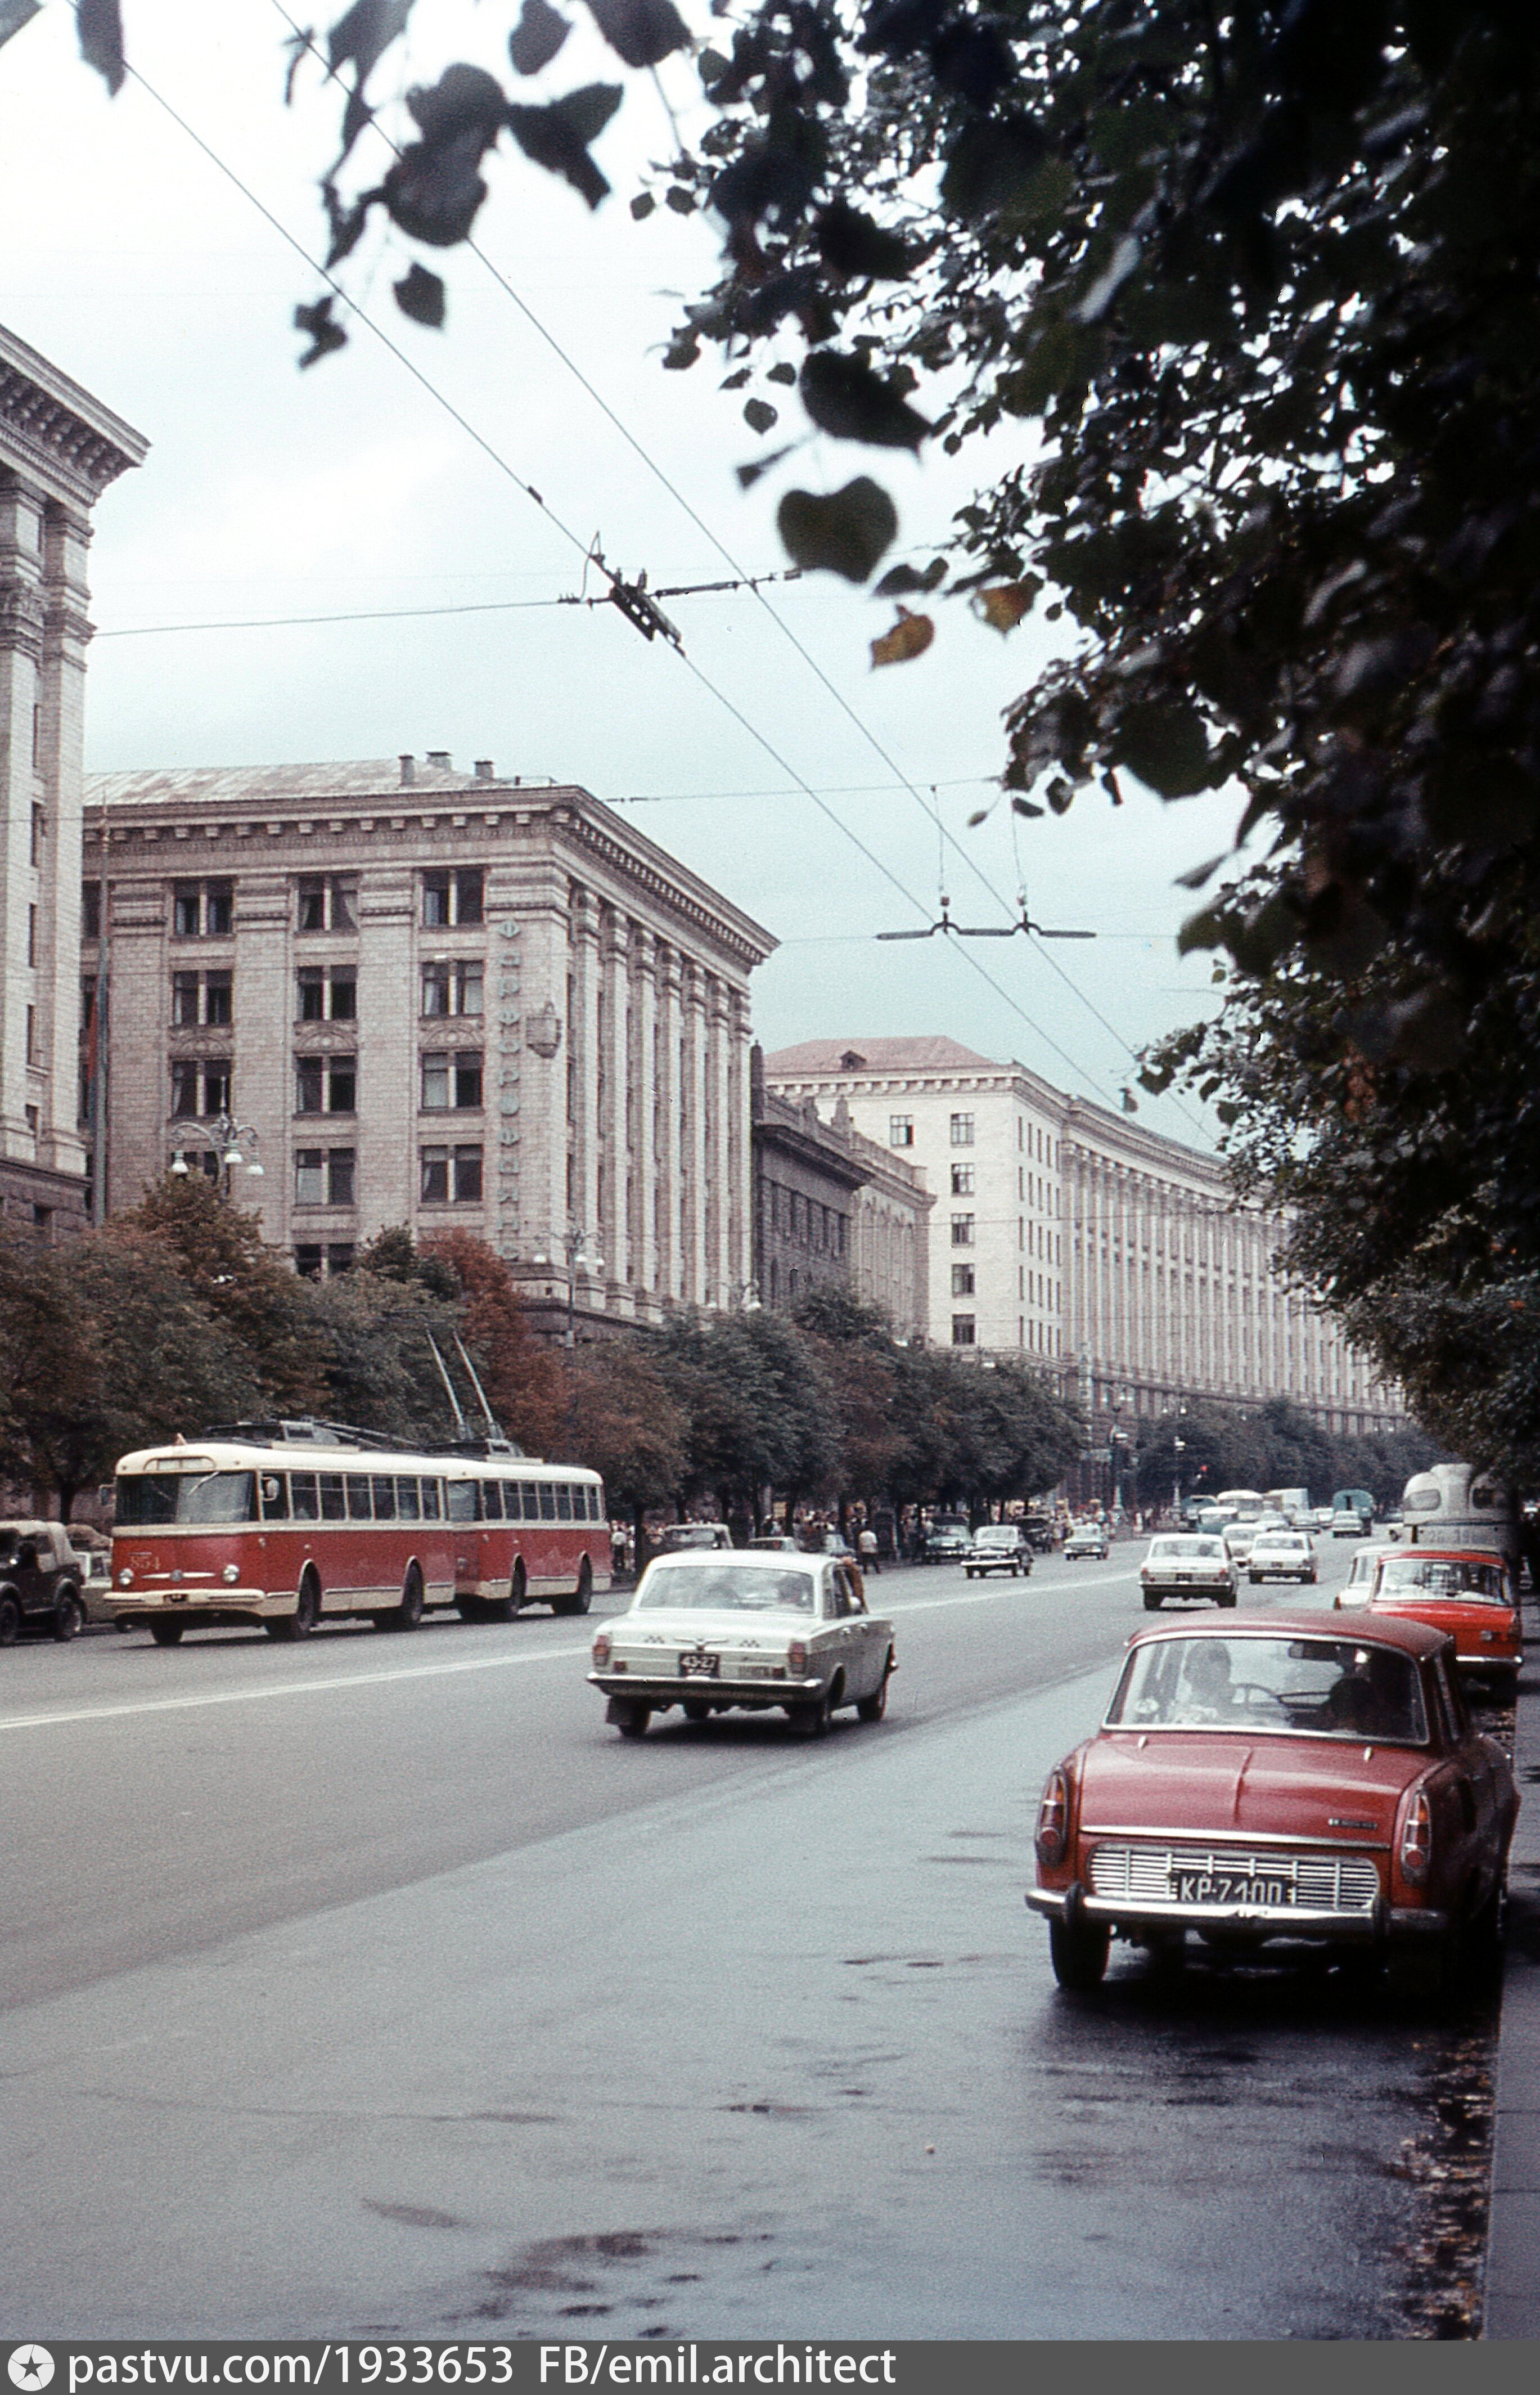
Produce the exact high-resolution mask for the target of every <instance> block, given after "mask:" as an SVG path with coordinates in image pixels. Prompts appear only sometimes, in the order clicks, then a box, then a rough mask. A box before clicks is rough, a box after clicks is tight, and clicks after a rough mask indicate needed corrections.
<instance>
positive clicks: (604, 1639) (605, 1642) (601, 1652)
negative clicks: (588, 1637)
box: [594, 1630, 612, 1672]
mask: <svg viewBox="0 0 1540 2395" xmlns="http://www.w3.org/2000/svg"><path fill="white" fill-rule="evenodd" d="M611 1652H612V1648H611V1641H610V1634H609V1632H608V1631H607V1630H601V1631H600V1632H599V1634H598V1636H597V1637H596V1638H595V1640H594V1668H595V1670H596V1671H599V1672H602V1671H603V1669H604V1667H605V1665H606V1664H607V1663H608V1662H609V1661H610V1656H611Z"/></svg>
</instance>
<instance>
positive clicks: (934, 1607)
mask: <svg viewBox="0 0 1540 2395" xmlns="http://www.w3.org/2000/svg"><path fill="white" fill-rule="evenodd" d="M1138 1573H1139V1566H1138V1564H1127V1565H1125V1568H1123V1570H1122V1571H1116V1572H1097V1573H1095V1574H1094V1575H1092V1576H1091V1577H1089V1578H1087V1579H1086V1580H1079V1579H1076V1580H1073V1581H1064V1580H1056V1581H1051V1582H1049V1583H1047V1584H1046V1585H1047V1586H1048V1587H1050V1588H1051V1589H1052V1590H1053V1591H1054V1592H1055V1593H1057V1592H1058V1591H1059V1590H1060V1589H1061V1588H1115V1587H1116V1586H1117V1584H1118V1582H1119V1581H1129V1580H1133V1579H1135V1578H1137V1576H1138ZM1027 1578H1028V1580H1029V1581H1030V1580H1031V1578H1032V1575H1031V1573H1030V1572H1029V1573H1028V1575H1027ZM1033 1593H1034V1594H1036V1595H1038V1596H1041V1595H1043V1594H1044V1585H1043V1584H1039V1586H1038V1588H1037V1589H1036V1590H1035V1591H1034V1592H1033ZM872 1594H874V1592H872V1591H871V1590H868V1592H867V1595H868V1599H870V1597H871V1596H872ZM875 1594H876V1595H877V1596H878V1598H879V1600H880V1596H881V1591H880V1590H878V1591H876V1592H875ZM1024 1594H1026V1591H1025V1590H1024V1589H1023V1588H1021V1586H1020V1584H1019V1583H1018V1582H1017V1581H1005V1582H1002V1583H1001V1585H1000V1586H999V1587H998V1588H987V1589H984V1590H982V1591H981V1592H976V1593H975V1594H972V1595H971V1596H922V1597H919V1598H917V1599H915V1602H914V1603H912V1604H908V1605H906V1604H905V1603H904V1601H903V1599H902V1597H896V1598H895V1599H894V1600H893V1619H894V1620H895V1621H897V1620H898V1619H899V1617H900V1616H901V1615H902V1614H906V1613H936V1612H939V1611H940V1610H941V1608H943V1607H946V1606H949V1605H987V1604H988V1603H989V1602H990V1601H991V1600H992V1599H993V1598H994V1597H997V1596H1022V1595H1024ZM872 1610H873V1611H874V1613H875V1612H879V1611H880V1610H881V1606H880V1602H879V1603H878V1604H876V1605H874V1606H873V1608H872Z"/></svg>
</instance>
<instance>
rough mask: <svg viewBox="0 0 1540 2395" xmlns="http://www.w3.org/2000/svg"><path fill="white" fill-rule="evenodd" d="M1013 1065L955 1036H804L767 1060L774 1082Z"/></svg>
mask: <svg viewBox="0 0 1540 2395" xmlns="http://www.w3.org/2000/svg"><path fill="white" fill-rule="evenodd" d="M1014 1069H1015V1068H1014V1067H1013V1066H1011V1065H1002V1064H1001V1063H1000V1062H999V1060H998V1059H997V1058H995V1057H994V1056H981V1055H980V1053H979V1052H978V1050H977V1049H976V1048H965V1047H964V1046H963V1045H962V1042H961V1041H960V1040H957V1039H804V1040H803V1041H802V1043H801V1045H800V1046H799V1047H796V1048H780V1049H777V1050H776V1052H775V1053H774V1054H773V1055H772V1056H767V1057H766V1059H765V1074H766V1078H767V1079H769V1080H772V1081H796V1080H807V1079H810V1078H823V1077H828V1078H836V1079H840V1078H849V1076H850V1075H851V1074H854V1073H877V1074H882V1073H980V1072H983V1073H1008V1072H1011V1071H1013V1070H1014Z"/></svg>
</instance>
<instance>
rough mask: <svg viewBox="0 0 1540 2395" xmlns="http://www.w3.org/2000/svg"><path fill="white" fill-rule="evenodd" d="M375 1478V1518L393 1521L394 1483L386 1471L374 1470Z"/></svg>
mask: <svg viewBox="0 0 1540 2395" xmlns="http://www.w3.org/2000/svg"><path fill="white" fill-rule="evenodd" d="M374 1480H375V1521H376V1522H393V1521H394V1520H395V1518H396V1483H395V1479H394V1476H393V1475H391V1474H390V1473H388V1472H376V1473H375V1475H374Z"/></svg>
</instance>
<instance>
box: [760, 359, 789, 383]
mask: <svg viewBox="0 0 1540 2395" xmlns="http://www.w3.org/2000/svg"><path fill="white" fill-rule="evenodd" d="M765 380H766V381H767V382H795V381H796V367H795V366H792V365H787V364H784V363H783V364H780V365H778V366H771V368H770V372H769V374H767V376H766V377H765Z"/></svg>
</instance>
